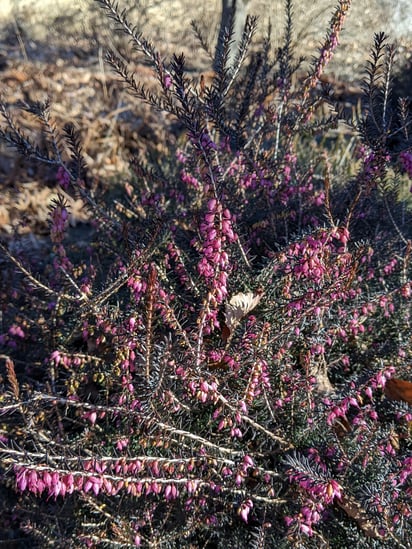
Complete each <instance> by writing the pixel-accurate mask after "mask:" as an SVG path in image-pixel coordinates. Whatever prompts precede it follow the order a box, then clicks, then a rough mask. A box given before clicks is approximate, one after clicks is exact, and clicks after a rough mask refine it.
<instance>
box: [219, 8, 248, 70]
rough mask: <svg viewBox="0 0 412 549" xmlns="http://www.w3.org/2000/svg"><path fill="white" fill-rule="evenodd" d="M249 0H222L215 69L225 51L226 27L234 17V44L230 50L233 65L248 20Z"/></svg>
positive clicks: (230, 62) (230, 60)
mask: <svg viewBox="0 0 412 549" xmlns="http://www.w3.org/2000/svg"><path fill="white" fill-rule="evenodd" d="M248 2H249V0H222V15H221V18H220V29H219V36H218V39H217V45H216V54H215V62H214V67H213V68H214V69H215V70H216V68H217V63H216V60H217V59H218V58H219V57H220V56H221V54H222V51H223V37H224V34H225V29H226V28H228V27H229V25H230V21H231V18H232V17H234V25H233V36H232V44H231V46H230V50H229V67H230V66H232V65H233V62H234V60H235V57H236V53H237V50H238V47H239V43H240V41H241V39H242V33H243V29H244V26H245V21H246V15H247V11H246V5H247V3H248Z"/></svg>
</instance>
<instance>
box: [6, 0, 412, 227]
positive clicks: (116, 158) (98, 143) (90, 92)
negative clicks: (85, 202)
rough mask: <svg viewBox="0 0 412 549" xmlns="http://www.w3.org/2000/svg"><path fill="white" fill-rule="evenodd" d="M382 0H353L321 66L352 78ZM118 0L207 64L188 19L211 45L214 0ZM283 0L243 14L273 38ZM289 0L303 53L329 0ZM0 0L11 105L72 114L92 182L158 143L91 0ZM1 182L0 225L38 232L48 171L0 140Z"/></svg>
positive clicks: (169, 45)
mask: <svg viewBox="0 0 412 549" xmlns="http://www.w3.org/2000/svg"><path fill="white" fill-rule="evenodd" d="M406 1H408V0H406ZM385 2H386V0H362V1H355V2H354V5H353V8H352V11H351V13H350V15H349V18H348V21H347V24H346V31H345V32H344V33H343V36H342V44H341V48H340V49H339V50H338V53H337V55H336V59H335V60H334V61H333V64H332V66H331V67H330V69H328V72H329V74H333V73H334V74H335V78H338V79H346V80H348V79H349V80H356V79H357V78H358V77H359V75H360V74H361V71H362V67H363V66H364V63H365V60H366V59H367V58H368V52H369V49H370V45H371V43H372V38H373V33H374V32H375V31H379V30H382V29H383V28H385V27H387V23H388V20H390V17H388V16H386V17H384V11H383V7H384V3H385ZM119 3H120V4H121V5H123V6H125V7H127V8H128V10H130V19H131V20H132V21H134V22H136V23H138V24H139V26H140V27H141V28H142V30H143V32H144V33H145V35H146V36H148V37H149V38H151V39H152V40H153V42H155V43H156V45H157V46H158V48H159V49H160V50H161V53H162V54H163V55H164V56H165V57H169V56H170V55H171V53H173V52H174V51H176V52H178V53H180V52H181V51H183V52H184V53H185V55H186V57H187V61H188V67H189V69H191V70H192V71H193V76H194V77H195V76H196V73H198V72H199V71H205V70H207V69H208V68H209V67H210V60H209V59H208V58H207V56H206V55H205V54H204V53H203V52H202V51H201V50H200V49H199V48H198V47H197V43H196V41H195V39H194V37H193V34H192V31H191V28H190V21H191V20H192V19H196V20H197V21H199V22H200V23H201V24H202V25H203V26H204V28H205V32H207V33H208V36H209V39H210V43H212V44H213V43H214V41H215V38H216V34H217V27H218V23H219V8H220V0H211V1H210V2H203V3H201V2H194V3H193V4H194V5H192V2H189V0H167V1H166V0H163V1H162V0H151V1H150V0H140V2H136V1H135V0H119ZM136 3H138V4H139V8H136ZM283 4H284V2H283V0H272V1H269V0H250V4H249V5H250V10H249V11H250V13H254V14H258V15H259V16H260V18H261V25H260V29H261V31H260V33H261V34H260V37H261V36H262V34H263V32H264V30H265V27H266V24H267V23H268V21H269V18H270V20H271V23H272V26H273V42H274V44H275V45H276V43H277V42H278V40H279V39H280V37H281V34H282V28H283V20H284V7H283ZM295 4H296V7H295V8H294V11H295V33H296V46H297V52H298V53H299V54H303V55H305V56H306V57H307V59H308V60H310V56H311V55H313V54H315V52H316V48H317V47H318V46H319V44H320V41H321V39H322V37H323V35H324V32H325V28H326V26H327V22H328V20H329V18H330V14H331V12H332V10H333V7H334V5H335V0H318V1H316V2H313V1H307V2H295ZM401 4H402V2H399V3H398V6H400V5H401ZM2 6H4V9H3V12H2V15H3V19H1V15H0V28H2V27H3V30H4V31H5V32H4V33H3V36H5V37H6V38H5V39H4V40H3V42H1V41H0V61H1V55H2V56H3V59H5V60H6V65H7V66H6V68H3V71H2V73H1V76H2V84H1V86H0V90H1V93H2V94H3V97H5V99H6V101H7V102H8V103H9V104H10V105H14V104H15V103H16V102H17V101H18V100H21V99H40V100H42V99H44V98H45V97H46V96H47V95H50V96H51V98H52V101H53V105H52V109H53V115H54V117H55V119H56V121H57V125H58V127H63V125H64V124H65V123H66V122H73V123H74V124H75V125H76V126H77V128H78V129H79V130H80V131H81V132H82V138H83V143H84V151H85V154H86V160H87V163H88V166H89V169H90V172H91V174H92V175H93V176H94V177H95V179H96V181H97V184H98V183H99V180H107V179H109V180H110V179H111V178H113V177H114V176H115V175H116V174H119V173H123V174H125V173H126V172H127V166H128V160H129V157H130V155H131V154H136V151H137V150H140V151H142V150H144V149H145V146H146V145H148V144H149V143H150V146H151V147H153V146H154V147H156V143H153V141H154V139H155V135H156V134H157V135H161V132H165V131H166V127H167V123H168V121H167V120H166V119H165V118H164V117H162V115H160V114H159V113H153V112H151V111H150V110H149V109H148V108H147V107H146V106H145V105H142V104H140V103H139V104H134V105H131V98H130V97H129V96H128V95H127V94H126V92H125V91H123V90H122V89H121V87H120V86H119V85H118V84H117V83H116V79H115V77H114V76H113V75H112V74H111V73H110V72H109V71H108V69H107V67H105V64H104V61H103V58H104V49H105V48H106V47H107V46H111V47H114V48H116V49H117V50H120V51H122V48H124V47H126V44H125V42H124V41H121V40H120V41H119V40H117V39H115V38H114V34H113V33H112V32H111V31H110V30H109V28H108V24H107V20H106V19H105V18H104V16H103V14H102V12H101V11H100V10H99V9H98V7H97V5H96V4H95V3H94V2H93V0H75V1H73V0H72V1H70V0H36V1H34V0H2ZM0 36H2V35H1V34H0ZM260 37H259V36H258V37H257V41H259V38H260ZM402 40H403V43H404V44H406V42H405V40H404V39H402ZM409 51H412V48H410V50H409ZM0 70H1V69H0ZM137 74H138V77H139V79H141V80H143V81H144V82H145V83H146V84H147V85H150V84H151V83H153V77H152V74H151V71H150V70H149V69H148V68H146V67H145V66H144V65H138V71H137ZM346 90H347V88H346ZM343 93H345V89H344V91H343ZM154 126H155V127H156V128H157V129H156V131H155V132H153V130H152V128H153V127H154ZM26 128H27V131H29V132H31V133H32V135H35V131H36V128H35V127H32V126H31V122H30V120H27V126H26ZM117 179H118V176H117ZM21 183H23V186H22V185H21ZM45 184H46V189H45ZM0 186H1V188H2V192H1V194H0V232H3V233H4V231H6V232H7V233H9V234H11V233H12V232H13V231H14V229H15V228H16V222H17V221H16V220H17V219H19V218H20V219H21V217H22V214H26V219H27V220H28V221H27V224H26V226H25V227H24V228H21V227H19V232H21V231H23V232H27V231H32V230H35V231H36V232H38V231H39V226H40V227H41V226H44V218H45V204H47V203H49V201H50V199H51V197H52V196H53V193H54V192H55V189H54V174H52V173H47V172H44V170H43V171H42V170H38V169H37V168H36V167H34V166H27V165H22V164H21V162H20V161H19V159H18V158H17V157H16V155H15V154H14V153H13V152H12V151H10V150H5V149H4V148H2V149H0ZM36 188H37V189H38V192H36ZM46 195H47V196H46ZM25 204H26V205H27V208H26V209H24V205H25ZM36 212H37V213H36Z"/></svg>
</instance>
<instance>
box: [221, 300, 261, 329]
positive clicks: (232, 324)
mask: <svg viewBox="0 0 412 549" xmlns="http://www.w3.org/2000/svg"><path fill="white" fill-rule="evenodd" d="M261 298H262V292H259V293H257V294H254V293H253V292H247V293H246V294H245V293H243V292H240V293H238V294H235V295H233V296H232V297H231V298H230V300H229V302H228V303H227V304H226V311H225V323H226V326H227V328H228V329H229V330H230V332H232V331H233V330H234V329H235V328H236V326H237V325H238V324H239V322H240V321H241V320H242V318H244V317H245V316H246V315H247V314H248V313H250V311H252V310H253V309H254V308H255V307H256V306H257V305H258V303H259V301H260V300H261Z"/></svg>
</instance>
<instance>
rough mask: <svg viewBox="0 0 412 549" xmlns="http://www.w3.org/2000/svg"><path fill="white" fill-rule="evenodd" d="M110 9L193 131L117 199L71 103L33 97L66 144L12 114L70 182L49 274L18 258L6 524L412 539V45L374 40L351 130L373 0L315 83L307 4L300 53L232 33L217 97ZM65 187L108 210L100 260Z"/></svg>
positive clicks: (319, 68)
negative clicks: (90, 156) (345, 105)
mask: <svg viewBox="0 0 412 549" xmlns="http://www.w3.org/2000/svg"><path fill="white" fill-rule="evenodd" d="M97 4H99V5H100V7H101V8H102V9H103V10H104V12H105V13H106V14H107V16H108V18H109V19H110V20H111V21H112V22H114V23H115V25H116V28H117V29H118V30H120V31H121V32H124V33H125V34H126V35H127V36H128V37H129V38H130V41H131V44H132V48H133V54H134V55H135V56H136V57H137V58H139V56H143V57H144V58H145V61H146V63H150V64H151V66H152V68H153V71H154V75H155V76H156V78H157V82H158V92H157V93H156V92H154V91H149V90H147V89H146V88H145V87H144V86H143V85H141V84H140V83H139V81H138V74H134V73H133V72H131V69H130V66H131V64H130V63H127V64H126V63H125V62H124V61H123V60H122V59H120V58H119V57H117V55H116V53H114V52H109V53H108V54H107V61H108V63H109V65H110V66H111V68H112V69H113V70H114V71H115V72H116V73H117V74H118V75H119V77H120V78H121V80H122V82H123V83H124V85H125V86H126V88H127V89H128V91H129V92H130V94H131V97H133V98H134V99H135V98H137V99H138V100H141V101H144V102H146V103H149V104H150V105H151V106H152V107H153V108H154V109H157V110H163V111H165V112H167V113H169V114H170V115H171V116H172V117H174V118H175V119H177V120H178V122H179V128H181V131H180V130H176V129H175V130H174V131H175V134H172V133H171V135H170V136H169V137H170V139H168V141H167V143H166V145H167V154H162V155H156V154H154V151H152V153H153V154H150V151H149V153H148V155H147V158H140V157H136V158H133V159H132V162H131V169H130V173H129V174H128V176H127V180H126V181H125V180H122V179H121V178H120V176H119V183H118V184H116V186H115V189H109V191H108V192H107V193H106V195H105V196H103V193H102V196H100V195H99V192H96V191H94V190H93V186H92V185H91V184H90V174H89V173H88V170H87V165H86V162H85V161H84V158H83V155H82V150H81V142H80V138H79V136H78V135H77V134H76V132H75V131H74V129H73V127H72V126H70V125H67V126H66V127H64V128H63V129H62V130H61V131H60V130H59V129H56V128H55V126H54V124H53V123H52V122H51V121H50V120H51V119H50V110H51V108H50V105H49V103H48V102H45V103H44V104H42V103H36V104H25V105H23V106H22V107H23V109H24V110H26V111H28V112H29V113H31V114H32V115H33V116H35V117H37V118H38V120H39V121H40V123H41V124H42V128H43V134H44V143H45V145H44V146H40V145H37V144H36V143H35V142H34V141H32V140H31V139H30V138H28V137H27V136H26V135H25V134H24V133H23V131H22V130H21V129H20V126H19V124H18V122H15V120H16V119H17V120H18V116H19V115H18V114H15V112H14V109H13V108H12V106H6V105H4V104H3V105H2V114H3V119H4V123H3V126H2V129H1V130H0V139H1V140H2V141H3V142H5V143H7V144H8V145H11V146H14V147H15V148H16V149H17V150H18V151H19V152H20V153H21V154H22V155H23V156H25V157H26V158H27V159H31V160H35V161H37V162H44V163H46V164H47V165H48V166H53V167H54V168H55V173H56V181H57V183H58V185H59V186H60V188H61V191H60V194H59V197H58V198H57V199H56V200H55V201H53V202H52V203H51V204H50V214H49V229H50V233H49V236H50V250H49V254H48V255H47V257H46V258H42V260H41V261H34V262H31V261H32V260H30V258H28V257H25V255H24V254H19V255H13V254H12V253H11V252H10V251H9V249H8V247H7V246H6V245H5V244H1V251H2V255H3V256H4V258H5V261H6V263H5V268H4V273H3V277H4V279H5V282H6V283H5V284H4V285H3V286H2V289H1V294H0V295H1V297H2V325H1V330H2V332H1V334H0V344H1V358H2V360H3V362H4V367H3V370H2V377H1V379H0V383H1V384H2V389H1V391H2V393H1V397H0V398H1V400H0V414H1V419H2V422H1V438H0V456H1V458H0V459H1V469H0V474H1V480H2V490H3V493H4V494H5V497H6V498H7V501H8V502H10V504H9V508H10V509H12V510H13V512H12V514H10V516H9V515H8V517H9V518H7V520H8V521H9V523H8V524H7V526H8V527H13V528H15V529H16V530H17V529H18V531H19V532H20V534H21V536H22V537H23V539H24V543H26V546H28V544H30V546H33V547H34V546H39V547H43V546H46V545H47V546H53V547H65V548H67V547H79V546H82V547H83V546H84V547H140V546H141V547H171V548H173V547H176V548H177V547H188V548H189V547H208V548H214V547H216V548H218V547H239V548H241V547H248V548H250V547H259V548H263V547H268V548H271V547H273V548H278V547H285V548H286V547H296V548H297V547H299V548H302V547H304V548H318V547H333V548H342V549H343V548H346V547H348V546H349V545H351V546H353V547H374V548H382V549H384V548H388V549H389V548H393V547H400V548H406V547H410V546H411V544H412V538H411V532H412V528H411V517H412V508H411V501H412V499H411V496H412V484H411V481H412V459H411V453H412V443H411V425H412V411H411V407H410V406H411V403H412V377H411V363H412V356H411V355H412V353H411V325H410V324H411V296H412V280H411V252H412V240H411V237H412V235H411V227H412V224H411V214H410V203H409V202H408V201H406V202H403V201H402V200H401V196H402V193H401V192H400V191H401V189H402V188H403V187H404V186H405V185H407V186H408V187H410V185H411V181H410V180H411V178H412V169H411V166H412V164H411V158H412V141H411V138H410V124H411V116H410V111H409V112H408V111H407V109H405V108H402V109H400V110H401V112H398V110H397V109H398V107H399V105H403V107H404V106H405V105H406V103H405V102H403V103H402V102H401V103H400V102H399V101H397V100H395V99H394V98H393V97H392V94H391V78H392V70H393V58H394V48H393V47H392V46H390V45H389V44H388V40H387V38H386V37H385V35H383V34H379V35H376V36H375V42H374V44H373V47H372V52H371V55H370V58H369V61H368V62H367V67H366V77H365V81H364V97H363V100H362V101H363V102H362V109H361V112H360V114H358V115H356V116H355V115H353V116H352V115H349V114H348V113H346V112H343V111H342V109H340V108H339V107H338V106H337V105H336V104H335V102H334V98H333V90H325V89H324V87H323V85H322V81H321V77H322V75H323V73H324V71H325V69H326V68H327V65H328V63H329V61H330V59H331V58H332V56H333V53H334V51H335V49H336V48H337V47H338V44H339V37H340V34H341V31H342V29H343V26H344V23H345V20H346V15H347V13H348V11H349V9H350V4H351V2H349V1H343V0H341V1H339V2H338V3H337V6H336V8H335V11H334V13H333V15H332V18H331V22H330V26H329V29H328V30H327V33H326V36H325V38H324V39H323V42H322V45H321V47H320V49H319V52H318V54H317V56H316V57H315V58H314V59H313V64H312V67H311V69H310V72H309V73H308V74H303V75H302V72H301V71H300V70H299V60H296V59H295V56H294V49H293V44H294V38H293V26H292V22H293V17H292V15H293V12H292V3H291V2H290V1H286V2H285V9H286V18H285V21H286V23H285V35H284V38H283V42H282V43H281V44H280V45H276V46H275V45H272V43H271V37H270V29H268V33H267V37H266V39H265V41H264V42H263V43H260V44H259V43H254V42H253V36H254V32H255V29H256V25H257V20H256V18H254V17H248V19H247V21H246V25H245V28H244V33H243V37H242V40H241V42H240V44H239V50H238V52H237V54H236V62H235V63H234V65H233V66H232V65H230V66H228V56H229V50H230V41H231V40H230V39H231V30H230V29H231V25H230V24H229V26H228V29H227V31H226V36H225V37H224V41H223V42H224V48H223V51H222V52H221V53H220V54H219V55H218V58H217V59H215V60H214V61H215V65H216V67H217V70H216V72H215V74H214V77H213V79H212V81H211V83H210V84H206V83H205V82H204V80H202V81H201V84H200V85H198V84H197V83H196V82H195V81H194V80H193V79H192V78H191V77H190V76H189V75H188V74H187V72H186V70H185V59H184V57H183V56H179V55H174V56H173V57H172V58H171V59H167V60H164V59H162V58H161V56H160V55H159V54H158V52H157V50H156V48H155V46H154V45H153V44H152V43H151V42H150V41H149V40H147V39H146V38H145V37H143V36H142V35H141V34H140V33H139V31H138V29H135V28H134V27H133V25H132V24H131V23H130V22H129V21H128V18H127V15H126V13H125V12H122V11H120V10H119V8H118V7H117V6H116V5H114V4H113V3H112V2H111V1H110V0H98V1H97ZM194 28H195V30H196V33H197V35H198V39H199V41H200V43H201V44H202V46H203V47H204V48H205V49H206V50H207V49H208V45H207V41H206V39H205V38H204V36H203V35H202V34H201V31H200V30H199V28H198V26H196V25H195V26H194ZM210 54H211V57H213V52H210ZM131 101H132V99H131ZM170 131H171V130H170ZM395 136H396V141H394V137H395ZM394 142H395V143H396V146H395V145H394ZM166 145H165V146H166ZM119 188H120V189H121V191H122V198H121V199H120V200H117V199H116V201H114V200H112V199H111V194H110V191H112V190H113V191H114V190H116V192H117V191H118V190H119ZM64 193H68V194H70V195H72V196H76V197H77V198H79V199H81V200H82V201H83V203H84V207H85V208H87V209H88V210H89V212H90V218H91V219H92V221H91V223H92V225H93V227H94V236H93V238H91V240H90V242H88V243H87V246H84V247H82V248H79V247H76V245H73V242H72V241H71V228H70V208H69V206H68V204H67V200H66V198H65V196H66V195H65V194H64ZM46 517H47V519H46ZM0 524H1V523H0ZM36 544H37V545H36Z"/></svg>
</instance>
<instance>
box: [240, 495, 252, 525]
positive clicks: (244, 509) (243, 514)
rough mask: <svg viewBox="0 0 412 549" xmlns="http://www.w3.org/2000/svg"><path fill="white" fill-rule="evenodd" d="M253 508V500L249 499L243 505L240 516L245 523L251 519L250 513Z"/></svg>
mask: <svg viewBox="0 0 412 549" xmlns="http://www.w3.org/2000/svg"><path fill="white" fill-rule="evenodd" d="M252 508H253V501H252V500H251V499H247V500H246V501H244V502H243V503H242V505H241V506H240V507H239V509H238V515H239V516H240V518H241V519H242V520H244V521H245V522H248V519H249V513H250V511H251V509H252Z"/></svg>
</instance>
